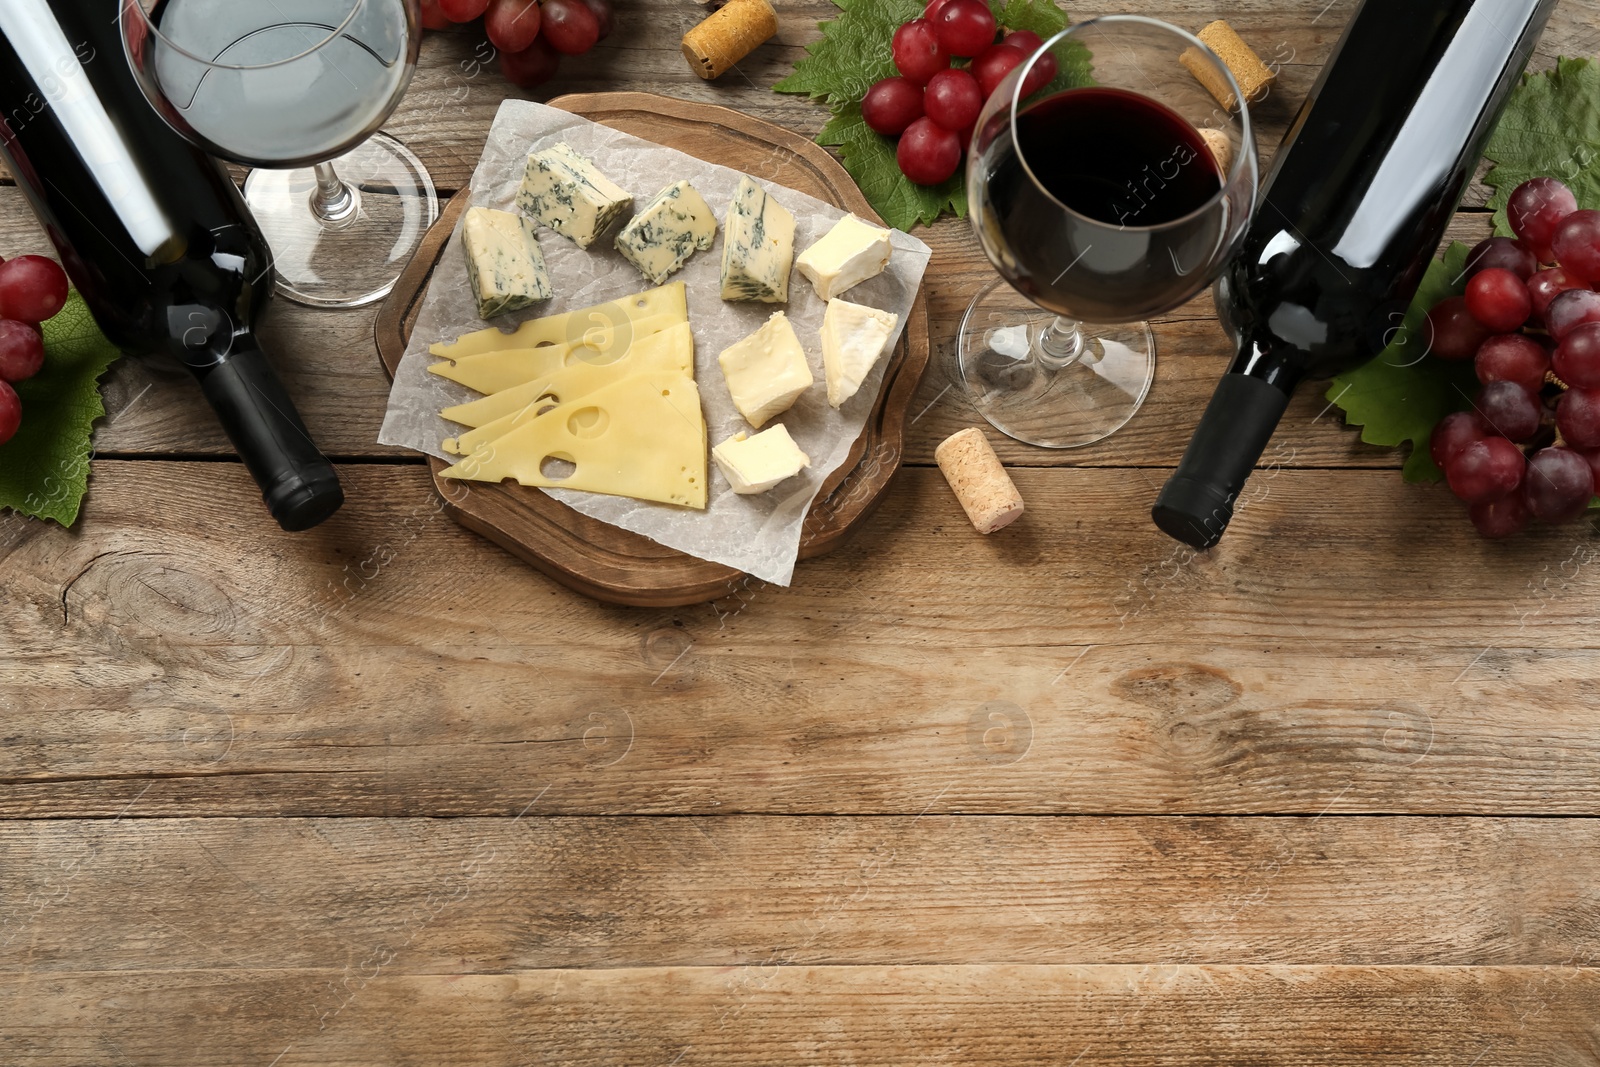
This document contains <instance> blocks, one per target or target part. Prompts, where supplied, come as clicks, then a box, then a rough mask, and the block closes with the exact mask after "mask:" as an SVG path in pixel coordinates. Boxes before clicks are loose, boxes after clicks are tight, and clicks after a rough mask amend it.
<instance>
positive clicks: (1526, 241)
mask: <svg viewBox="0 0 1600 1067" xmlns="http://www.w3.org/2000/svg"><path fill="white" fill-rule="evenodd" d="M1506 213H1507V215H1508V216H1509V218H1510V221H1511V228H1512V229H1513V230H1514V231H1516V234H1517V237H1516V239H1515V240H1513V239H1512V238H1509V237H1491V238H1489V239H1488V240H1487V241H1484V242H1482V243H1481V244H1479V245H1478V246H1477V247H1476V248H1474V249H1473V250H1472V253H1471V255H1470V256H1469V257H1468V260H1467V271H1466V278H1467V291H1466V295H1465V296H1455V297H1451V298H1450V299H1448V300H1445V301H1443V302H1441V303H1440V304H1439V305H1438V306H1437V307H1435V308H1434V309H1433V310H1432V311H1431V312H1429V314H1428V325H1429V328H1430V330H1431V332H1432V351H1433V354H1434V355H1437V356H1440V357H1442V358H1444V359H1456V360H1467V359H1471V360H1473V361H1474V369H1475V370H1476V371H1477V374H1478V381H1479V382H1480V383H1482V386H1483V388H1482V389H1481V390H1480V391H1479V393H1478V395H1477V397H1476V398H1475V399H1474V400H1473V404H1472V408H1471V410H1468V411H1460V412H1457V413H1455V414H1453V415H1450V416H1447V417H1446V418H1444V419H1443V420H1441V421H1440V422H1439V424H1438V425H1437V426H1436V427H1434V430H1433V437H1432V440H1431V450H1432V454H1433V461H1434V462H1435V463H1437V464H1438V465H1439V467H1440V468H1441V469H1442V470H1443V471H1444V473H1445V478H1446V480H1447V481H1448V482H1449V484H1450V490H1451V492H1453V493H1455V495H1456V496H1458V497H1460V498H1461V500H1463V501H1464V502H1465V503H1466V504H1467V507H1468V513H1469V514H1470V516H1471V518H1472V524H1473V525H1474V526H1476V527H1477V528H1478V531H1479V532H1480V533H1482V534H1483V535H1484V536H1485V537H1496V538H1498V537H1510V536H1512V535H1514V534H1517V533H1520V532H1521V531H1522V530H1523V529H1524V528H1525V527H1526V526H1527V525H1528V522H1529V520H1530V519H1538V520H1539V521H1541V522H1547V523H1553V524H1560V523H1566V522H1571V521H1573V520H1575V519H1577V518H1579V517H1580V516H1582V515H1583V513H1584V512H1585V510H1587V508H1588V506H1589V502H1590V500H1592V499H1593V497H1594V495H1595V491H1596V487H1597V486H1600V293H1597V292H1595V291H1594V289H1593V286H1594V284H1595V283H1596V282H1600V211H1580V210H1578V200H1577V198H1576V197H1575V196H1573V194H1572V190H1571V189H1569V188H1567V187H1566V186H1565V185H1564V184H1562V183H1561V182H1559V181H1557V180H1555V179H1554V178H1534V179H1532V180H1530V181H1527V182H1524V183H1523V184H1521V185H1519V186H1517V188H1516V190H1515V191H1514V192H1513V193H1512V194H1511V199H1510V202H1509V203H1508V204H1507V207H1506Z"/></svg>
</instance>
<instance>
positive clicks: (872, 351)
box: [822, 300, 900, 407]
mask: <svg viewBox="0 0 1600 1067" xmlns="http://www.w3.org/2000/svg"><path fill="white" fill-rule="evenodd" d="M899 322H900V318H899V316H898V315H892V314H890V313H889V312H887V311H879V310H878V309H877V308H869V307H866V306H864V305H862V304H852V303H850V302H849V301H847V300H830V301H828V310H827V311H826V312H825V313H824V314H823V316H822V371H823V375H824V376H825V377H826V379H827V382H828V403H830V404H832V405H833V406H834V407H838V406H840V405H841V404H843V403H844V402H845V401H846V400H849V399H850V398H851V397H853V396H855V395H856V391H857V390H859V389H860V388H861V383H862V382H864V381H866V380H867V374H868V373H869V372H870V371H871V370H872V368H873V367H874V366H875V365H876V364H877V362H878V360H879V359H881V358H883V353H884V351H885V350H886V349H887V348H888V347H889V338H891V337H893V336H894V328H895V326H897V325H898V324H899Z"/></svg>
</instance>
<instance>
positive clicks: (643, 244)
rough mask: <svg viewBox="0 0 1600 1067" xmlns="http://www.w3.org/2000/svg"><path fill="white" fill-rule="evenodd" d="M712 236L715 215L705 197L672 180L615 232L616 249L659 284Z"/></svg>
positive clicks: (700, 248)
mask: <svg viewBox="0 0 1600 1067" xmlns="http://www.w3.org/2000/svg"><path fill="white" fill-rule="evenodd" d="M716 239H717V216H716V215H715V214H713V213H712V211H711V206H710V205H709V204H707V203H706V198H705V197H703V196H701V195H700V194H699V192H697V191H696V190H695V187H694V186H692V185H690V184H689V183H688V182H674V183H672V184H671V185H669V186H667V187H666V188H665V189H663V190H661V192H659V193H657V194H656V197H655V199H654V200H652V201H650V203H648V204H646V205H645V206H644V208H643V210H641V211H640V212H639V213H638V214H637V215H635V216H634V217H633V221H631V222H629V223H628V224H627V225H626V226H624V227H623V228H622V232H621V233H619V234H617V251H619V252H621V253H622V254H623V256H624V257H625V258H626V259H627V260H628V262H629V263H632V264H633V265H634V266H635V267H638V268H639V270H640V272H641V273H642V274H644V276H645V277H646V278H649V279H650V281H651V283H653V284H655V285H660V284H661V283H662V282H664V281H666V280H667V278H669V277H670V276H671V275H673V274H674V273H676V272H677V270H678V268H680V267H682V266H683V265H684V264H685V263H687V262H688V261H689V257H690V256H692V255H694V254H695V253H696V252H699V251H703V250H705V249H707V248H710V247H711V245H712V242H714V241H715V240H716Z"/></svg>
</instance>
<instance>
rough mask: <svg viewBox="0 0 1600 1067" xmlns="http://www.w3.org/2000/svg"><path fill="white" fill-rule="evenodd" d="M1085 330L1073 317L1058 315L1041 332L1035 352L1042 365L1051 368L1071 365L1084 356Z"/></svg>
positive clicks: (1059, 368) (1057, 368) (1056, 368)
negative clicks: (1080, 327)
mask: <svg viewBox="0 0 1600 1067" xmlns="http://www.w3.org/2000/svg"><path fill="white" fill-rule="evenodd" d="M1083 349H1084V344H1083V331H1082V330H1081V329H1079V328H1078V324H1077V323H1076V322H1075V321H1073V320H1072V319H1068V318H1062V317H1059V316H1058V317H1057V318H1056V320H1055V321H1054V322H1052V323H1051V324H1050V325H1049V326H1046V327H1045V328H1044V331H1043V332H1042V333H1040V334H1039V343H1038V346H1037V352H1036V353H1035V354H1036V355H1037V357H1038V359H1039V363H1040V365H1041V366H1044V367H1048V368H1050V369H1051V370H1061V369H1062V368H1063V367H1070V366H1071V365H1072V364H1074V363H1076V362H1078V360H1080V359H1082V358H1083Z"/></svg>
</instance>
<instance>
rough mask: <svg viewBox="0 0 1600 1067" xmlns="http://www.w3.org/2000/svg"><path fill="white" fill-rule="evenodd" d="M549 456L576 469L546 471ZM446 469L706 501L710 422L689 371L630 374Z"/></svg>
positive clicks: (477, 477) (700, 504)
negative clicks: (564, 472)
mask: <svg viewBox="0 0 1600 1067" xmlns="http://www.w3.org/2000/svg"><path fill="white" fill-rule="evenodd" d="M551 460H564V461H566V462H567V463H570V464H572V465H573V468H574V469H573V470H572V472H571V473H570V474H568V475H566V476H565V477H554V476H552V475H551V474H546V473H545V467H546V464H547V461H551ZM442 473H443V475H444V476H445V477H446V478H461V479H466V480H469V481H477V482H500V481H504V480H505V479H507V478H515V479H516V480H517V481H518V482H519V483H520V484H522V485H531V486H541V487H546V488H560V489H579V490H582V491H584V492H590V493H605V494H607V495H609V496H626V497H632V498H634V499H636V500H653V501H657V502H659V503H663V504H678V505H681V506H683V507H690V508H702V509H703V508H704V507H705V506H706V482H707V477H706V423H705V418H704V417H703V416H702V415H701V413H700V392H699V390H698V389H696V388H695V384H694V382H692V381H690V380H689V379H688V378H680V377H674V376H656V375H638V376H636V377H633V378H624V379H623V380H622V381H620V382H615V383H613V384H611V385H608V386H606V387H605V388H603V389H599V390H596V391H595V392H593V393H590V394H589V395H588V396H585V397H580V398H579V399H577V400H572V401H568V402H567V403H565V404H562V405H560V406H558V407H555V408H552V409H551V410H550V411H547V412H545V413H544V414H543V415H541V416H539V417H538V418H536V419H530V420H529V421H527V422H525V423H523V424H522V425H521V426H518V427H517V428H516V429H514V430H512V431H511V432H510V433H508V434H506V435H505V436H503V437H499V438H496V439H495V440H493V441H490V442H489V443H488V444H485V445H484V446H482V447H481V448H479V449H478V450H477V451H475V452H474V453H472V455H470V456H468V457H467V458H465V459H463V460H462V461H461V462H460V463H457V464H456V465H455V466H453V467H448V468H446V469H445V470H444V471H443V472H442Z"/></svg>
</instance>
